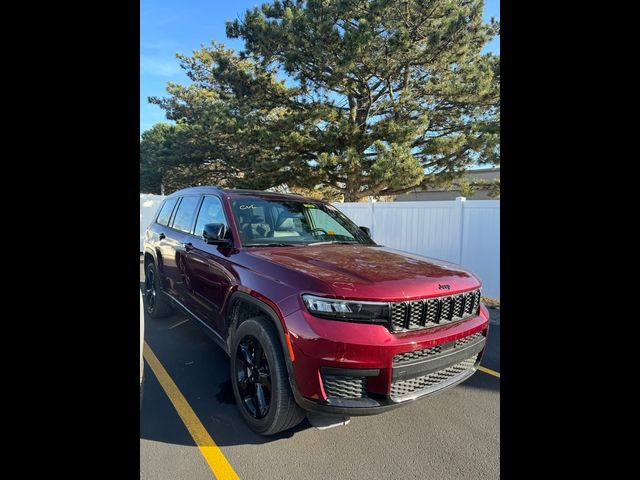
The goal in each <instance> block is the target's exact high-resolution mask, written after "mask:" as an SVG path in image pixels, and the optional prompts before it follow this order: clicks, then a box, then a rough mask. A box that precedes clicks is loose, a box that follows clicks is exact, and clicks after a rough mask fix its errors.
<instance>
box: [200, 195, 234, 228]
mask: <svg viewBox="0 0 640 480" xmlns="http://www.w3.org/2000/svg"><path fill="white" fill-rule="evenodd" d="M207 223H224V226H225V228H226V230H227V232H228V231H229V227H228V225H227V221H226V220H225V218H224V210H223V209H222V203H221V202H220V199H219V198H218V197H211V196H206V197H204V201H203V202H202V206H201V207H200V213H198V220H197V222H196V229H195V230H194V231H193V234H194V235H197V236H202V232H203V231H204V226H205V225H206V224H207Z"/></svg>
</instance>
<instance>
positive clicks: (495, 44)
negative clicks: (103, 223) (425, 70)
mask: <svg viewBox="0 0 640 480" xmlns="http://www.w3.org/2000/svg"><path fill="white" fill-rule="evenodd" d="M261 3H263V1H262V0H258V1H256V0H235V1H233V2H226V1H216V0H181V1H178V0H140V132H141V133H142V132H143V131H145V130H148V129H149V128H151V127H152V126H153V125H154V124H156V123H158V122H163V121H166V118H165V116H164V112H163V110H161V109H160V108H159V107H157V106H156V105H151V104H149V102H148V101H147V98H148V97H150V96H164V95H165V94H166V90H165V86H166V84H167V82H168V81H173V82H179V83H187V82H188V78H187V77H186V75H184V73H183V72H182V70H181V69H180V67H179V65H178V60H177V59H176V57H175V54H176V52H180V53H184V54H190V53H191V52H192V51H193V50H196V49H198V48H200V45H201V44H209V43H210V42H211V40H216V41H218V42H224V44H225V45H226V46H228V47H232V48H234V49H235V50H241V49H242V47H243V44H242V41H241V40H231V39H228V38H227V37H226V35H225V21H227V20H233V19H235V18H239V17H240V16H241V15H242V14H243V13H244V11H245V10H247V9H248V8H252V7H253V6H257V5H260V4H261ZM490 17H495V18H497V19H500V0H486V2H485V18H486V19H487V20H488V19H489V18H490ZM487 50H489V51H493V52H496V53H499V52H500V43H499V39H497V38H496V39H494V40H493V41H492V42H491V43H490V44H489V45H488V46H487Z"/></svg>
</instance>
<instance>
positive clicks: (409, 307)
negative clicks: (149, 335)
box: [144, 187, 489, 435]
mask: <svg viewBox="0 0 640 480" xmlns="http://www.w3.org/2000/svg"><path fill="white" fill-rule="evenodd" d="M425 234H426V232H425ZM144 266H145V274H146V276H145V304H146V311H147V313H148V314H149V315H150V316H151V317H154V318H155V317H161V316H164V315H168V314H170V313H171V311H172V309H173V308H178V309H180V310H181V311H183V312H184V313H186V314H187V315H188V316H189V317H190V318H192V319H194V320H195V321H196V323H198V324H199V325H201V326H202V327H203V329H204V330H205V331H206V332H207V333H208V334H209V335H210V336H211V338H213V340H214V341H215V342H216V343H217V344H218V345H219V346H220V347H221V348H222V349H223V350H224V351H225V352H226V353H227V354H228V355H229V356H230V358H231V361H230V369H231V371H230V375H231V383H232V385H233V392H234V395H235V398H236V403H237V404H238V407H239V410H240V413H241V415H242V416H243V417H244V419H245V420H246V421H247V423H248V424H249V426H250V427H251V429H252V430H254V431H255V432H258V433H261V434H263V435H271V434H274V433H277V432H280V431H282V430H285V429H288V428H291V427H293V426H295V425H297V424H298V423H299V422H300V421H301V420H302V419H303V418H304V416H305V414H306V413H307V412H314V413H313V414H311V415H310V417H311V416H315V417H316V418H317V417H318V416H322V415H325V416H331V415H333V416H341V417H345V416H351V415H371V414H376V413H380V412H384V411H386V410H388V409H391V408H394V407H398V406H400V405H404V404H407V403H409V402H412V401H414V400H416V399H420V398H423V397H425V396H427V395H430V394H432V393H435V392H438V391H442V390H443V389H445V388H448V387H451V386H453V385H456V384H458V383H460V382H462V381H463V380H465V379H467V378H469V377H470V376H471V375H472V374H473V373H474V372H475V370H476V368H477V366H478V363H479V362H480V358H481V356H482V353H483V350H484V347H485V343H486V337H487V331H488V327H489V313H488V311H487V309H486V307H485V306H484V305H482V303H481V302H480V286H481V284H480V281H479V280H478V278H477V277H475V276H474V275H473V274H472V273H470V272H469V271H467V270H464V269H463V268H460V267H459V266H458V265H455V264H452V263H448V262H444V261H440V260H434V259H431V258H425V257H421V256H419V255H414V254H411V253H406V252H401V251H398V250H393V249H390V248H386V247H383V246H381V245H377V244H376V243H375V242H374V241H373V240H372V239H371V237H370V236H369V231H368V229H367V228H365V227H357V226H356V225H355V224H354V223H353V222H352V221H351V220H349V219H348V218H347V217H346V216H345V215H344V214H342V213H341V212H340V211H339V210H338V209H336V208H335V207H334V206H332V205H331V204H330V203H327V202H324V201H320V200H316V199H312V198H306V197H301V196H298V195H284V194H277V193H267V192H258V191H247V190H223V189H220V188H217V187H195V188H188V189H184V190H180V191H177V192H175V193H173V194H172V195H170V196H168V197H167V198H166V199H165V200H164V203H163V204H162V205H161V207H160V208H159V210H158V213H157V215H156V217H155V218H154V220H153V222H152V223H151V225H150V226H149V228H148V229H147V231H146V234H145V241H144ZM323 418H325V417H323ZM333 418H335V417H333Z"/></svg>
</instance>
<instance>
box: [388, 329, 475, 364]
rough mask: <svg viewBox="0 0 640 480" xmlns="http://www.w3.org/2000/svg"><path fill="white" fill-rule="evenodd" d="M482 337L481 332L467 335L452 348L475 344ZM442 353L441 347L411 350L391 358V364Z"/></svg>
mask: <svg viewBox="0 0 640 480" xmlns="http://www.w3.org/2000/svg"><path fill="white" fill-rule="evenodd" d="M483 336H484V333H483V332H478V333H474V334H471V335H467V336H466V337H462V338H459V339H458V340H456V341H455V344H454V345H453V348H458V347H462V346H464V345H467V344H469V343H472V342H475V341H476V340H479V339H480V338H482V337H483ZM441 352H442V347H441V346H440V345H437V346H435V347H429V348H423V349H422V350H413V351H412V352H403V353H399V354H397V355H395V356H394V357H393V364H394V365H398V364H401V363H408V362H415V361H418V360H421V359H423V358H428V357H431V356H433V355H438V354H439V353H441Z"/></svg>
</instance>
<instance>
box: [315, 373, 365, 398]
mask: <svg viewBox="0 0 640 480" xmlns="http://www.w3.org/2000/svg"><path fill="white" fill-rule="evenodd" d="M322 384H323V385H324V393H326V395H327V397H328V398H362V397H364V396H365V394H366V391H367V377H347V376H342V375H324V374H323V375H322Z"/></svg>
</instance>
